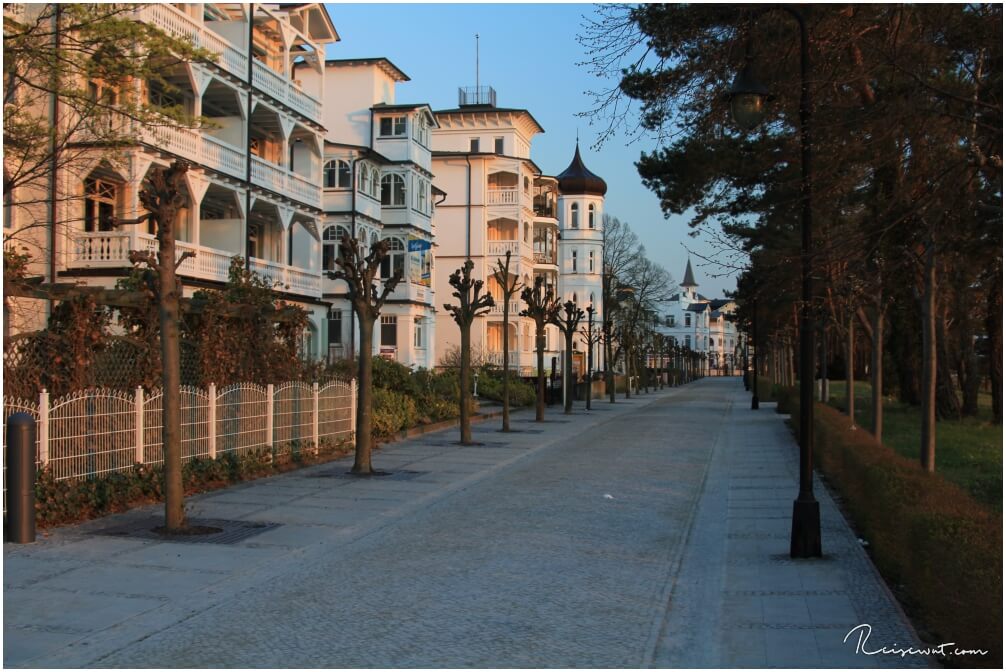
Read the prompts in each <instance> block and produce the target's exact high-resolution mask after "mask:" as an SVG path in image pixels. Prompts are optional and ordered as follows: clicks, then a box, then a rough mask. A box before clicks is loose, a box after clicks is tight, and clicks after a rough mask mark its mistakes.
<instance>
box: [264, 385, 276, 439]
mask: <svg viewBox="0 0 1006 672" xmlns="http://www.w3.org/2000/svg"><path fill="white" fill-rule="evenodd" d="M265 390H266V391H265V445H267V446H269V447H270V448H272V427H273V424H272V423H273V417H272V415H273V410H274V408H275V404H274V399H273V396H274V395H273V384H272V383H269V384H268V385H266V386H265Z"/></svg>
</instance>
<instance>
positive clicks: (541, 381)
mask: <svg viewBox="0 0 1006 672" xmlns="http://www.w3.org/2000/svg"><path fill="white" fill-rule="evenodd" d="M534 334H535V337H534V339H535V345H536V346H537V347H536V348H535V349H536V350H537V351H538V399H537V400H536V401H535V405H534V421H535V422H544V421H545V327H544V326H541V327H539V326H537V325H535V329H534Z"/></svg>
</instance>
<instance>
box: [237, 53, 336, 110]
mask: <svg viewBox="0 0 1006 672" xmlns="http://www.w3.org/2000/svg"><path fill="white" fill-rule="evenodd" d="M252 67H253V70H252V77H253V79H252V83H253V84H254V85H255V86H257V87H258V88H259V89H261V90H262V91H265V92H266V93H268V94H269V95H270V96H272V97H273V98H275V99H276V100H278V101H279V102H281V103H283V104H284V105H286V106H287V107H290V108H291V109H294V110H296V111H297V112H300V113H301V114H303V115H304V116H305V117H307V118H308V119H312V120H315V121H319V120H320V119H321V102H320V101H319V100H318V99H317V98H315V97H314V96H312V95H311V94H309V93H307V92H306V91H304V90H303V89H301V88H300V87H299V86H298V85H297V84H296V82H294V81H292V80H289V79H287V78H285V77H284V76H283V75H281V74H279V73H278V72H276V71H275V70H273V69H272V68H270V67H269V66H268V65H266V64H265V63H263V62H262V61H258V60H256V61H255V63H254V65H253V66H252Z"/></svg>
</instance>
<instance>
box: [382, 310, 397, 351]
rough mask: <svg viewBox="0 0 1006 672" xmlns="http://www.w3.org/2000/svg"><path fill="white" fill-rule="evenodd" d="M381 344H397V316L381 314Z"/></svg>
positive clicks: (393, 345) (392, 345)
mask: <svg viewBox="0 0 1006 672" xmlns="http://www.w3.org/2000/svg"><path fill="white" fill-rule="evenodd" d="M381 345H386V346H391V347H395V346H397V345H398V316H397V315H382V316H381Z"/></svg>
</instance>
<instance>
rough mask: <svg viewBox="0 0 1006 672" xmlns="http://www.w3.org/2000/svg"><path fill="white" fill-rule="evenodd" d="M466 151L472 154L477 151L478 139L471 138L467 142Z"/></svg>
mask: <svg viewBox="0 0 1006 672" xmlns="http://www.w3.org/2000/svg"><path fill="white" fill-rule="evenodd" d="M468 151H470V152H472V153H473V154H474V153H475V152H477V151H479V139H478V138H472V139H471V140H470V141H469V143H468Z"/></svg>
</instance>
